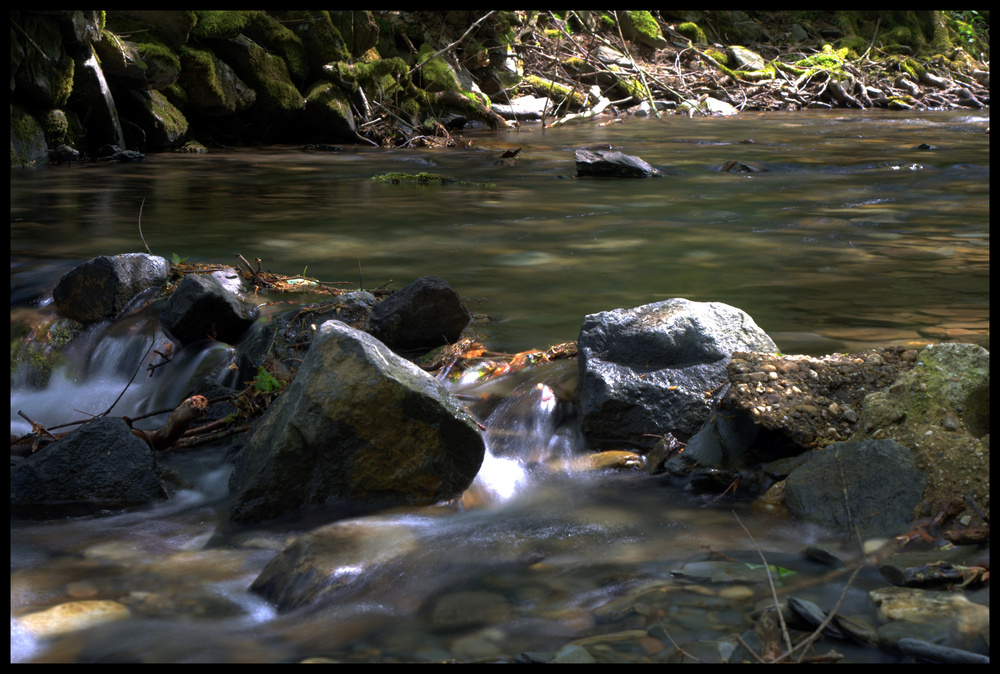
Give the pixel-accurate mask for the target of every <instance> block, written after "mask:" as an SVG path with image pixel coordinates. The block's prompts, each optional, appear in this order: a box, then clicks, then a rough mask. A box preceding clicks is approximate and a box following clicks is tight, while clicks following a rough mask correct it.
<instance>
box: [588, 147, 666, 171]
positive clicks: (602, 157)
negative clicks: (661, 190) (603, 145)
mask: <svg viewBox="0 0 1000 674" xmlns="http://www.w3.org/2000/svg"><path fill="white" fill-rule="evenodd" d="M576 174H577V175H578V176H581V177H594V178H649V177H651V176H658V175H660V172H659V171H658V170H657V169H655V168H653V167H652V166H650V165H649V164H647V163H646V162H644V161H643V160H642V159H640V158H639V157H635V156H632V155H629V154H622V153H621V152H616V151H614V150H596V149H587V148H579V149H577V151H576Z"/></svg>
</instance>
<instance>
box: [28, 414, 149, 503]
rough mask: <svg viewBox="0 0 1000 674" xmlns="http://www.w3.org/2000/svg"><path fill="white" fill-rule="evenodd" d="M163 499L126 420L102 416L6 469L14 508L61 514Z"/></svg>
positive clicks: (144, 447)
mask: <svg viewBox="0 0 1000 674" xmlns="http://www.w3.org/2000/svg"><path fill="white" fill-rule="evenodd" d="M165 498H167V490H166V487H165V486H164V485H163V481H162V480H161V479H160V476H159V474H158V473H157V471H156V467H155V464H154V460H153V452H152V450H151V449H150V448H149V445H147V444H146V443H145V442H143V441H142V440H140V439H139V438H137V437H136V436H135V435H133V434H132V431H131V430H130V429H129V427H128V426H127V425H126V424H125V421H124V420H122V419H120V418H116V417H104V418H101V419H96V420H94V421H91V422H90V423H88V424H86V425H84V426H82V427H80V428H79V429H77V430H75V431H73V432H72V433H70V434H69V435H67V436H66V437H64V438H60V439H59V440H56V441H55V442H53V443H52V444H50V445H48V446H47V447H45V448H44V449H42V450H40V451H38V452H36V453H34V454H32V455H31V456H29V457H27V458H26V459H24V460H23V461H21V462H20V463H18V464H17V465H16V466H14V467H13V468H12V469H11V471H10V502H11V508H12V509H14V510H15V512H23V513H24V514H26V515H31V516H33V517H34V516H46V515H48V516H56V517H58V516H63V515H65V514H68V513H73V514H80V513H89V512H96V511H99V510H102V509H107V508H123V507H126V506H131V505H138V504H144V503H151V502H155V501H159V500H162V499H165Z"/></svg>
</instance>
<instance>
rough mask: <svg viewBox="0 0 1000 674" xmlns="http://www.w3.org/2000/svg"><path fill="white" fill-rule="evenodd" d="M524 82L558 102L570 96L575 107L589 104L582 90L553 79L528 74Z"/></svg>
mask: <svg viewBox="0 0 1000 674" xmlns="http://www.w3.org/2000/svg"><path fill="white" fill-rule="evenodd" d="M524 82H525V84H527V85H528V86H530V87H531V88H532V89H534V90H535V91H537V92H538V93H540V94H544V95H545V96H548V97H550V98H552V99H555V100H556V101H557V102H560V103H561V102H562V101H564V100H566V99H567V98H568V99H569V102H570V105H572V106H573V107H575V108H582V107H583V106H584V105H586V104H587V100H586V96H585V95H584V93H583V92H582V91H579V90H574V89H571V88H570V87H567V86H565V85H562V84H558V83H556V82H553V81H551V80H546V79H544V78H541V77H537V76H535V75H528V76H527V77H525V78H524Z"/></svg>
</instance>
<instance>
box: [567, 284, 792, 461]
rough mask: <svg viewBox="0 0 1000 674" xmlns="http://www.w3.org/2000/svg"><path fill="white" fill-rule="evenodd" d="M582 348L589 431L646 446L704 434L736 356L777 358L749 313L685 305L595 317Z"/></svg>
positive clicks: (581, 390) (584, 417) (581, 387)
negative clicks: (658, 439)
mask: <svg viewBox="0 0 1000 674" xmlns="http://www.w3.org/2000/svg"><path fill="white" fill-rule="evenodd" d="M577 347H578V349H579V354H580V359H579V363H580V381H579V384H578V386H577V393H576V396H577V403H578V407H579V415H580V420H581V427H582V429H583V432H584V433H586V434H587V435H588V436H590V437H592V438H595V439H620V440H626V441H630V442H635V443H640V444H650V442H651V440H650V438H648V437H644V434H655V435H663V434H665V433H672V434H674V435H677V436H678V437H683V438H688V437H690V436H691V435H693V434H694V433H695V432H696V431H698V429H699V428H701V426H702V425H703V424H704V423H705V422H706V421H707V420H708V417H709V414H710V412H711V403H712V398H711V397H709V396H706V393H708V392H709V391H712V390H714V389H716V388H717V387H718V386H719V385H720V384H722V383H723V382H724V381H726V366H727V364H728V363H729V360H730V358H731V356H732V353H733V352H734V351H777V346H775V344H774V342H773V341H772V340H771V338H770V337H768V336H767V334H766V333H765V332H764V331H763V330H761V329H760V328H759V327H757V324H756V323H754V321H753V319H752V318H750V316H748V315H747V314H746V313H745V312H743V311H741V310H739V309H737V308H735V307H731V306H729V305H727V304H722V303H719V302H691V301H690V300H686V299H681V298H674V299H670V300H665V301H663V302H656V303H654V304H647V305H645V306H641V307H637V308H635V309H615V310H614V311H605V312H602V313H599V314H591V315H589V316H587V317H586V319H585V320H584V323H583V327H582V328H581V330H580V338H579V341H578V345H577Z"/></svg>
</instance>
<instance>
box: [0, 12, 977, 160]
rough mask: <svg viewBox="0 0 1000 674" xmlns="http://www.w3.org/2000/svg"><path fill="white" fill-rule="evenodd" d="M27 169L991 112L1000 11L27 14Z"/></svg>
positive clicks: (16, 68) (17, 87)
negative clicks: (606, 125)
mask: <svg viewBox="0 0 1000 674" xmlns="http://www.w3.org/2000/svg"><path fill="white" fill-rule="evenodd" d="M12 21H13V25H14V26H15V27H16V28H17V30H16V36H17V41H16V43H15V46H16V47H17V49H14V50H12V61H11V71H12V73H13V77H12V97H13V98H12V100H13V102H14V107H13V109H12V117H11V130H12V132H11V137H12V139H13V140H12V147H11V164H12V166H29V165H32V164H35V163H38V162H47V161H50V160H51V161H54V162H73V161H80V160H84V161H88V160H89V161H96V160H102V161H119V162H121V161H137V160H141V159H142V157H143V156H144V155H143V153H148V152H162V151H169V150H177V151H190V152H200V151H205V150H206V149H208V148H212V147H215V148H223V147H227V146H234V145H252V144H260V143H298V144H310V145H312V146H313V147H315V148H329V147H332V146H333V145H334V144H338V143H339V144H343V143H348V144H362V145H369V146H375V147H418V146H426V145H430V146H438V145H444V146H451V147H454V146H456V145H461V140H460V135H461V134H460V132H461V130H463V129H465V128H471V127H474V126H477V125H485V126H488V127H489V128H491V129H510V128H512V127H516V125H517V124H518V123H519V122H518V120H526V119H540V120H542V121H543V123H546V122H547V123H549V124H563V123H569V122H572V121H578V120H581V119H590V118H592V117H594V116H595V115H597V114H601V115H602V117H603V120H604V122H608V121H612V120H614V119H620V118H621V117H622V116H626V115H634V114H643V115H652V116H657V117H658V116H660V115H661V114H684V115H689V116H690V115H731V114H736V113H737V112H739V111H753V110H798V109H805V108H859V109H861V108H887V109H895V110H912V109H948V108H953V107H956V106H962V107H967V108H973V109H978V108H982V107H984V106H987V105H988V104H989V91H988V89H989V69H988V65H986V64H988V62H989V43H988V37H986V36H987V35H988V13H987V14H984V15H982V16H981V15H979V14H977V13H976V12H932V11H927V12H915V11H914V12H886V13H880V12H761V13H751V14H748V13H743V12H737V11H734V12H697V11H694V12H688V13H683V12H682V13H669V12H661V13H658V14H651V13H649V12H631V11H629V12H624V11H623V12H610V13H608V12H593V11H569V12H534V11H531V12H526V11H514V12H502V11H495V10H494V11H487V12H467V11H462V12H366V11H355V12H291V11H271V12H264V11H250V12H237V11H221V12H181V11H164V12H143V11H117V12H107V13H104V12H72V11H66V12H61V13H47V14H42V13H37V14H36V13H32V12H30V11H23V12H15V13H13V14H12Z"/></svg>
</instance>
